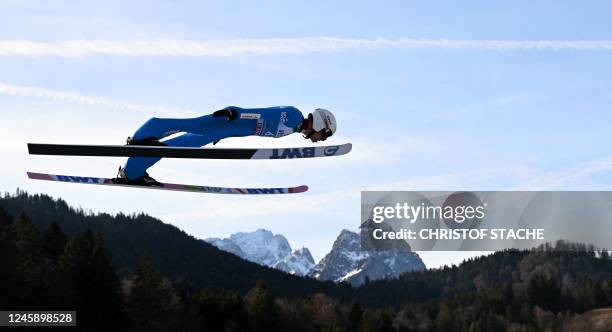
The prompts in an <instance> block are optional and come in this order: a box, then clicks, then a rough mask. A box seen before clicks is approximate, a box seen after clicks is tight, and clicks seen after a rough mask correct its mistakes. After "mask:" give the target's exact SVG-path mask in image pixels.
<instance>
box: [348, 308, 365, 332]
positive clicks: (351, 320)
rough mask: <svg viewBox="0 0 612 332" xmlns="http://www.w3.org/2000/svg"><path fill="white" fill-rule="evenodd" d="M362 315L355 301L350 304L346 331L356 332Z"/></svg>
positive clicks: (361, 310)
mask: <svg viewBox="0 0 612 332" xmlns="http://www.w3.org/2000/svg"><path fill="white" fill-rule="evenodd" d="M362 315H363V309H361V305H360V304H359V302H357V301H353V302H352V303H351V308H350V309H349V313H348V330H349V331H357V329H358V328H359V324H360V323H361V317H362Z"/></svg>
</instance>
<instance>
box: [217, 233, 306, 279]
mask: <svg viewBox="0 0 612 332" xmlns="http://www.w3.org/2000/svg"><path fill="white" fill-rule="evenodd" d="M206 241H207V242H209V243H211V244H213V245H214V246H216V247H218V248H219V249H221V250H225V251H228V252H231V253H233V254H235V255H237V256H240V257H242V258H244V259H246V260H249V261H252V262H255V263H258V264H260V265H266V266H270V267H274V268H277V269H279V270H282V271H285V272H288V273H292V274H298V275H306V274H308V272H310V270H311V269H312V267H313V266H314V260H313V259H312V255H311V254H310V251H309V250H308V249H306V248H301V249H298V250H295V251H292V250H291V245H289V241H287V239H286V238H285V237H284V236H282V235H280V234H276V235H275V234H274V233H272V232H271V231H269V230H266V229H258V230H256V231H253V232H249V233H245V232H239V233H235V234H232V235H230V237H229V238H225V239H219V238H209V239H206Z"/></svg>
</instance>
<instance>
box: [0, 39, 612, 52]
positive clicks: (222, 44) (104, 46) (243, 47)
mask: <svg viewBox="0 0 612 332" xmlns="http://www.w3.org/2000/svg"><path fill="white" fill-rule="evenodd" d="M432 48H433V49H436V48H437V49H467V50H487V51H532V50H535V51H611V50H612V40H448V39H411V38H399V39H385V38H375V39H357V38H334V37H306V38H262V39H228V40H209V41H191V40H177V39H161V40H150V41H146V40H133V41H112V40H67V41H56V42H37V41H30V40H4V41H0V55H2V56H60V57H81V56H89V55H120V56H216V57H229V56H234V55H241V54H254V55H274V54H311V53H338V52H350V51H364V50H381V49H432Z"/></svg>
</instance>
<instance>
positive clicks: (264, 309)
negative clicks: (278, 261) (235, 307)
mask: <svg viewBox="0 0 612 332" xmlns="http://www.w3.org/2000/svg"><path fill="white" fill-rule="evenodd" d="M245 303H246V310H247V312H248V314H249V316H250V317H251V319H252V320H253V323H254V325H253V330H254V331H274V330H276V329H277V325H276V319H277V311H276V305H275V303H274V297H273V296H272V293H271V292H270V290H269V289H268V287H267V286H266V284H265V283H264V282H263V280H258V281H257V283H256V284H255V287H253V289H251V291H250V292H249V293H248V294H247V295H246V297H245Z"/></svg>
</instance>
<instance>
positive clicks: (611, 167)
mask: <svg viewBox="0 0 612 332" xmlns="http://www.w3.org/2000/svg"><path fill="white" fill-rule="evenodd" d="M611 171H612V157H604V158H600V159H596V160H591V161H588V162H585V163H581V164H579V165H576V166H572V167H568V168H563V169H560V170H557V171H553V172H548V173H545V174H543V175H540V176H538V177H536V178H534V179H532V180H530V181H529V182H527V183H525V184H523V185H522V186H521V189H523V190H554V189H557V190H560V189H567V188H571V189H572V190H577V189H593V188H596V189H601V188H602V186H605V184H601V183H592V182H589V179H590V178H591V177H592V176H593V175H596V174H599V173H609V172H611ZM577 184H578V185H577ZM583 185H587V186H588V188H583ZM581 187H582V188H581ZM608 188H609V184H608Z"/></svg>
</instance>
